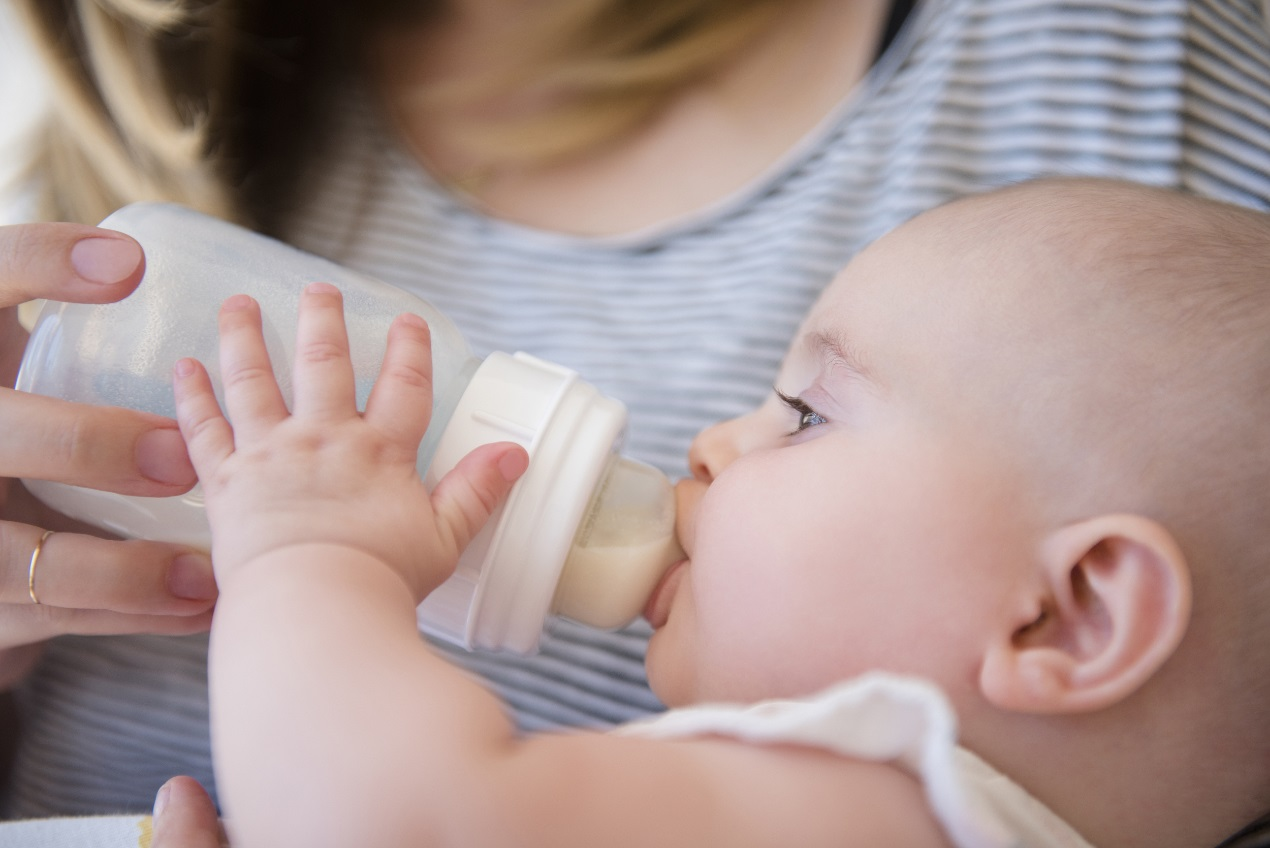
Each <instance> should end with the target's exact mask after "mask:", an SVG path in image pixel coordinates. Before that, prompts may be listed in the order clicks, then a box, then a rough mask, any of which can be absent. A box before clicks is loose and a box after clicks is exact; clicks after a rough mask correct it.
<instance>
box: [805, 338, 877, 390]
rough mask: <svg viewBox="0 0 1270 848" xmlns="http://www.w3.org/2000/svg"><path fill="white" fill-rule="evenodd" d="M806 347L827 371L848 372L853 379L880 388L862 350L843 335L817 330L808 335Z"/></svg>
mask: <svg viewBox="0 0 1270 848" xmlns="http://www.w3.org/2000/svg"><path fill="white" fill-rule="evenodd" d="M806 345H807V348H808V349H809V350H810V351H811V353H812V354H813V355H814V356H815V357H816V358H817V359H818V360H819V361H820V362H821V364H822V365H823V366H824V368H825V369H826V370H842V371H846V372H847V373H848V375H849V376H850V377H851V378H852V379H856V380H860V381H862V382H865V383H868V384H870V385H872V386H874V387H877V386H878V381H877V379H876V378H875V377H874V375H873V372H872V370H871V369H870V368H869V367H868V364H867V363H866V362H865V358H864V356H863V355H862V353H861V352H860V350H859V349H858V348H856V347H855V346H854V345H852V344H851V342H850V341H848V340H847V338H846V337H845V336H843V335H842V334H841V333H837V332H833V331H829V330H817V331H815V332H812V333H809V334H808V335H807V340H806Z"/></svg>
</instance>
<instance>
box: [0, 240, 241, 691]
mask: <svg viewBox="0 0 1270 848" xmlns="http://www.w3.org/2000/svg"><path fill="white" fill-rule="evenodd" d="M144 267H145V265H144V261H143V257H142V253H141V248H140V246H138V245H137V243H136V242H135V241H133V240H132V239H130V238H128V237H127V236H124V235H122V234H120V233H114V232H110V231H107V230H101V229H97V228H95V227H87V226H81V225H77V224H26V225H18V226H9V227H0V434H3V435H0V688H4V687H6V686H8V685H11V684H12V683H13V682H14V681H15V680H16V679H17V678H19V677H20V676H21V675H22V674H23V673H25V671H26V669H27V668H28V667H29V665H30V664H31V662H32V661H33V660H34V657H35V656H36V654H37V651H36V650H35V646H36V644H37V643H39V642H41V641H43V640H44V639H47V638H49V637H51V636H56V635H60V634H66V633H81V634H102V633H191V632H196V631H199V630H206V629H207V627H208V624H209V623H210V610H211V607H212V604H213V603H214V600H215V597H216V587H215V582H214V581H213V579H212V572H211V564H210V562H209V561H208V559H207V557H206V556H205V555H203V554H200V553H198V552H195V551H191V550H189V549H187V548H182V547H180V546H177V545H170V544H162V543H157V542H139V541H129V542H119V541H110V540H107V539H103V538H98V537H96V536H92V535H87V534H86V532H85V531H87V528H85V527H83V526H77V525H76V524H74V523H73V522H71V521H70V520H69V519H67V518H65V517H64V516H61V515H59V514H57V513H55V512H53V511H52V510H50V509H48V508H46V507H44V506H43V505H42V504H40V503H39V502H38V501H36V500H35V499H34V498H32V497H31V496H30V495H29V494H28V493H27V491H26V489H25V488H24V487H23V486H22V485H21V484H20V483H18V482H17V480H16V479H15V478H18V477H29V478H35V479H44V480H57V481H61V482H66V483H73V484H76V485H81V486H91V487H94V488H100V489H108V490H112V491H116V492H121V493H125V494H134V495H151V496H159V495H176V494H180V493H182V492H185V491H187V490H189V488H190V487H191V486H192V485H193V484H194V482H195V475H194V470H193V468H192V466H191V465H190V463H189V459H188V457H187V455H186V452H185V447H184V442H183V440H182V439H181V436H180V432H179V431H178V429H177V427H176V422H174V421H172V420H170V419H167V418H161V417H158V416H154V415H147V414H143V413H139V412H132V411H128V410H122V409H107V408H98V407H91V406H84V405H80V404H71V403H66V402H62V401H57V400H52V399H49V398H44V397H39V396H35V395H28V394H25V393H22V392H15V391H13V390H12V389H11V388H10V387H11V386H12V385H13V381H14V378H15V377H16V375H17V370H18V364H19V362H20V361H21V358H22V351H23V348H24V346H25V344H26V332H25V331H24V330H23V329H22V327H21V325H20V324H19V323H18V318H17V305H18V304H19V303H21V302H23V301H26V300H31V299H35V298H47V299H51V300H63V301H77V302H83V303H106V302H110V301H115V300H119V299H120V298H122V297H125V296H126V295H128V294H129V293H130V292H131V291H132V290H133V289H134V288H136V286H137V283H138V282H139V281H140V279H141V275H142V272H143V270H144ZM46 530H55V531H57V532H56V533H55V534H54V535H52V536H51V537H49V538H47V539H45V540H44V543H43V545H42V546H41V548H40V553H39V557H38V560H37V563H36V564H37V565H38V568H37V570H36V572H35V584H36V585H35V594H36V597H38V599H39V604H38V605H37V604H35V603H33V602H32V599H31V592H30V588H31V587H30V585H29V580H30V577H31V573H30V571H31V566H32V559H33V552H34V551H35V548H36V545H37V544H39V542H40V539H41V537H42V536H44V533H45V531H46ZM88 532H92V531H88Z"/></svg>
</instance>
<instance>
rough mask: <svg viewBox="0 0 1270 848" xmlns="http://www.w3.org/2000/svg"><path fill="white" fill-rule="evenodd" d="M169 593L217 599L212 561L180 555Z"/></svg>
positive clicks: (171, 569)
mask: <svg viewBox="0 0 1270 848" xmlns="http://www.w3.org/2000/svg"><path fill="white" fill-rule="evenodd" d="M168 591H169V592H171V593H172V595H173V597H177V598H184V599H185V600H187V601H210V600H212V599H213V598H215V597H216V576H215V575H214V574H213V573H212V561H211V559H210V558H208V557H206V556H204V555H203V554H198V553H188V554H180V555H178V556H177V557H176V558H175V559H173V560H172V565H171V567H169V568H168ZM155 815H158V813H155Z"/></svg>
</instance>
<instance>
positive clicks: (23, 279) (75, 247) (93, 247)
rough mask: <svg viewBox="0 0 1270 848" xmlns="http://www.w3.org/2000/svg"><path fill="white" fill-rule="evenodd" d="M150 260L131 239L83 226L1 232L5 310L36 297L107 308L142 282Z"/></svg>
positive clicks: (0, 298) (0, 295)
mask: <svg viewBox="0 0 1270 848" xmlns="http://www.w3.org/2000/svg"><path fill="white" fill-rule="evenodd" d="M144 271H145V257H144V254H143V253H142V250H141V246H140V245H139V244H137V242H136V241H134V240H133V239H132V238H130V237H128V236H126V235H124V234H123V233H117V232H114V231H113V230H103V229H100V228H98V227H89V226H85V225H82V224H16V225H12V226H6V227H0V306H12V305H15V304H18V303H22V302H23V301H26V300H33V299H35V298H48V299H50V300H66V301H76V302H82V303H108V302H111V301H115V300H119V299H120V298H121V297H124V296H125V295H127V294H128V293H129V292H131V291H132V290H133V289H134V288H136V287H137V283H138V282H140V281H141V276H142V274H143V273H144Z"/></svg>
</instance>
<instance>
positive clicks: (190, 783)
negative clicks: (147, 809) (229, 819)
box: [150, 777, 229, 848]
mask: <svg viewBox="0 0 1270 848" xmlns="http://www.w3.org/2000/svg"><path fill="white" fill-rule="evenodd" d="M228 844H229V843H228V840H227V839H226V838H225V831H224V829H223V828H222V827H221V823H220V819H218V818H217V816H216V806H215V805H214V804H213V803H212V799H211V797H210V796H208V794H207V790H205V789H204V788H203V787H202V786H201V785H199V782H198V781H197V780H195V779H194V778H192V777H174V778H172V779H171V780H169V781H168V782H167V783H165V784H163V785H162V786H161V787H159V791H158V793H157V794H156V795H155V796H154V835H153V838H152V839H151V841H150V848H222V846H224V845H228Z"/></svg>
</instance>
